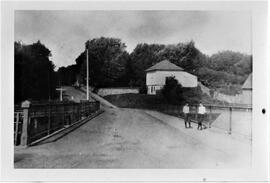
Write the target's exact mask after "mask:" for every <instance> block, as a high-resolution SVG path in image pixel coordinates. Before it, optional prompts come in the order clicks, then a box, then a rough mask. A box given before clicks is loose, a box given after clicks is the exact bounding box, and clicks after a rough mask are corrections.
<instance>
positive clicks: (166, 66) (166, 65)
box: [146, 60, 184, 72]
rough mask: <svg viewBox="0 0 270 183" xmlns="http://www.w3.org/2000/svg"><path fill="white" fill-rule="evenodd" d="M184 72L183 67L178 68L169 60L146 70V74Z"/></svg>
mask: <svg viewBox="0 0 270 183" xmlns="http://www.w3.org/2000/svg"><path fill="white" fill-rule="evenodd" d="M156 70H159V71H183V70H184V69H183V68H181V67H178V66H177V65H175V64H173V63H171V62H170V61H168V60H163V61H161V62H159V63H157V64H155V65H153V66H152V67H150V68H148V69H146V72H149V71H156Z"/></svg>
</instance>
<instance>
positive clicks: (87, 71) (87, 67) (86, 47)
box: [85, 41, 89, 100]
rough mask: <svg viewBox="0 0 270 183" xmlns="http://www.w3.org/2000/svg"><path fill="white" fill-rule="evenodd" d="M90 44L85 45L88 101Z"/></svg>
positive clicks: (87, 98) (87, 97)
mask: <svg viewBox="0 0 270 183" xmlns="http://www.w3.org/2000/svg"><path fill="white" fill-rule="evenodd" d="M88 43H89V41H87V42H86V43H85V49H86V100H89V58H88Z"/></svg>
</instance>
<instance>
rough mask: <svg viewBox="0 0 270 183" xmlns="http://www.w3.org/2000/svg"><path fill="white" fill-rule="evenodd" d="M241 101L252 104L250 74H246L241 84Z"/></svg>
mask: <svg viewBox="0 0 270 183" xmlns="http://www.w3.org/2000/svg"><path fill="white" fill-rule="evenodd" d="M241 103H243V104H252V74H250V75H249V76H248V78H247V79H246V81H245V83H244V84H243V86H242V95H241Z"/></svg>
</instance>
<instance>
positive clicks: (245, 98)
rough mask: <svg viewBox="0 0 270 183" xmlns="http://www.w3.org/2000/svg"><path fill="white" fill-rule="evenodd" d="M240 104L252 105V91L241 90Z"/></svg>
mask: <svg viewBox="0 0 270 183" xmlns="http://www.w3.org/2000/svg"><path fill="white" fill-rule="evenodd" d="M241 103H242V104H252V90H243V92H242V95H241Z"/></svg>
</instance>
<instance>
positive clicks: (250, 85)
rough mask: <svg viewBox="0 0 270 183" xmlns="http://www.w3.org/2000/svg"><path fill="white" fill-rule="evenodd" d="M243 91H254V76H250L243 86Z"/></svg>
mask: <svg viewBox="0 0 270 183" xmlns="http://www.w3.org/2000/svg"><path fill="white" fill-rule="evenodd" d="M242 89H252V74H250V75H249V76H248V78H247V79H246V81H245V83H244V84H243V86H242Z"/></svg>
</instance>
